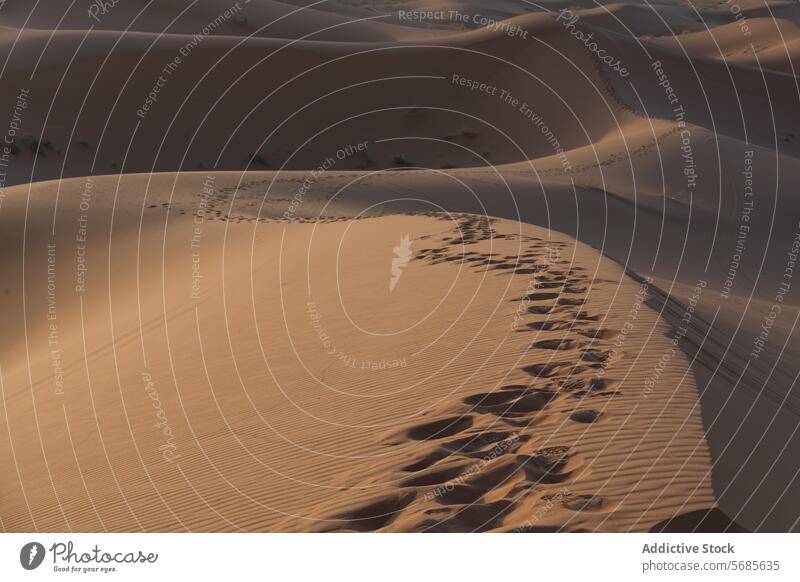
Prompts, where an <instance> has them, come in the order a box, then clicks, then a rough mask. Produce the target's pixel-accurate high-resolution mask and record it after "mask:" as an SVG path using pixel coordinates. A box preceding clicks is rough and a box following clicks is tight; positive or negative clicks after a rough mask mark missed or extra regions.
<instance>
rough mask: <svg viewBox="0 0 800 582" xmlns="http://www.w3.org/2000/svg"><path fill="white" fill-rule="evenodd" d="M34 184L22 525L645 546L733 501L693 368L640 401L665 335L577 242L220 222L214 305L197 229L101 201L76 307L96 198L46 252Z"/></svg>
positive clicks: (403, 223)
mask: <svg viewBox="0 0 800 582" xmlns="http://www.w3.org/2000/svg"><path fill="white" fill-rule="evenodd" d="M134 181H135V179H134ZM51 186H52V185H51ZM35 190H36V191H35V193H34V196H33V199H32V200H31V202H30V208H29V211H30V217H29V219H28V225H27V234H26V247H25V250H24V252H22V253H18V252H16V251H20V250H22V249H21V247H20V246H19V245H20V241H21V238H15V237H16V236H17V235H18V234H19V233H15V232H14V231H13V230H12V231H8V230H6V231H5V234H4V236H5V237H6V242H7V243H9V244H7V246H6V248H7V249H9V250H8V252H7V253H6V254H4V255H3V266H4V270H5V272H8V273H10V275H9V279H8V281H9V283H8V285H9V286H10V289H11V291H10V294H8V295H7V299H6V300H5V301H4V303H3V307H4V310H3V311H4V316H7V317H6V319H5V321H7V322H8V323H7V325H8V326H9V331H11V332H12V333H11V334H10V335H9V337H15V338H25V339H24V341H20V342H15V343H13V344H6V345H4V346H3V347H2V352H0V354H1V355H2V370H0V372H1V373H2V380H3V381H2V390H3V400H4V403H5V406H4V411H3V414H2V415H0V418H1V419H2V425H3V426H2V427H0V428H1V430H0V458H1V459H2V462H3V463H4V466H6V467H11V468H12V470H11V471H10V472H9V473H8V476H7V478H6V479H4V480H3V481H2V483H0V505H1V506H2V507H3V527H4V528H5V529H6V530H8V531H27V530H40V531H98V530H110V531H139V530H145V531H182V530H189V531H239V530H246V531H283V530H290V531H309V530H310V531H318V530H334V529H335V530H342V529H344V530H358V531H365V530H381V531H437V530H448V531H550V530H565V531H586V530H590V531H595V530H597V531H632V530H633V531H646V530H648V529H649V528H651V527H652V526H653V525H654V524H656V523H658V522H661V521H664V520H667V519H669V518H672V517H674V516H676V515H679V514H682V513H686V512H691V511H698V510H703V509H708V508H710V507H712V506H713V505H714V496H713V494H712V490H711V484H710V462H709V453H708V449H707V446H706V443H705V440H704V437H703V429H702V423H701V418H700V409H699V404H698V400H697V394H696V387H695V384H694V380H693V376H692V373H691V372H690V371H688V369H687V362H686V360H685V357H684V356H683V355H682V354H681V353H680V352H679V351H678V352H677V353H675V354H674V355H673V356H672V357H671V358H670V359H669V361H668V362H667V363H666V365H665V366H663V369H661V371H660V373H659V379H658V383H657V385H656V386H655V388H654V389H653V390H651V391H649V392H648V391H645V389H644V387H645V385H646V381H647V378H648V376H649V375H651V374H652V373H653V370H654V369H655V367H656V365H657V364H658V362H659V360H660V358H662V355H663V354H664V353H665V352H666V351H667V350H668V349H669V345H670V339H669V337H667V334H668V333H669V332H670V327H668V326H667V325H666V324H665V323H663V322H662V321H660V320H659V319H658V317H657V315H656V313H655V312H654V311H652V310H651V309H650V308H649V307H647V306H646V305H644V304H643V297H644V295H643V289H642V286H641V285H640V284H637V283H636V282H634V281H633V280H632V279H630V278H629V277H627V276H626V275H625V274H624V273H623V271H622V270H621V269H620V268H619V267H618V266H617V265H615V264H614V263H612V262H611V261H609V260H608V259H605V258H603V257H602V256H601V255H600V254H599V253H597V252H596V251H594V250H592V249H590V248H588V247H586V246H585V245H582V244H578V243H576V242H575V241H574V240H572V239H570V238H569V237H566V236H563V235H560V234H556V233H552V232H547V231H546V230H544V229H541V228H538V227H531V226H527V225H520V224H519V223H514V222H508V221H503V220H493V221H491V222H490V221H489V220H487V219H481V218H477V217H474V216H472V215H466V214H464V215H455V216H454V217H453V219H443V217H442V216H439V215H433V216H420V215H414V216H409V215H395V216H386V217H379V218H368V219H364V220H350V219H321V220H320V221H319V222H316V221H306V220H305V219H296V220H293V221H291V222H286V221H274V220H267V219H262V220H254V219H252V218H250V219H248V218H246V217H244V216H242V217H239V218H233V219H232V218H228V217H227V216H225V215H224V213H223V212H222V211H218V210H214V209H207V211H208V213H207V214H206V215H205V217H204V219H203V220H202V221H200V222H201V237H200V240H201V242H200V248H201V250H200V257H201V258H200V259H199V264H200V267H199V270H200V272H201V273H202V278H201V279H200V281H201V282H200V283H199V286H198V288H195V286H196V285H197V279H196V278H195V277H194V274H195V273H196V270H195V267H194V265H196V264H197V262H198V259H196V258H195V255H193V252H194V250H193V249H192V246H191V244H190V242H191V241H192V239H193V236H195V235H196V234H197V233H196V231H195V228H196V227H197V226H198V224H197V221H196V218H197V217H196V216H193V213H192V211H191V210H189V211H188V212H187V211H186V210H187V208H186V207H183V208H181V207H180V205H178V206H170V205H169V203H168V202H163V203H161V202H160V201H158V200H153V199H150V200H147V201H144V200H143V199H142V198H141V196H142V194H143V189H139V188H129V189H127V190H126V191H125V198H124V200H121V201H117V203H116V204H117V207H116V210H115V213H114V226H113V230H112V229H111V228H110V226H111V223H110V218H111V216H112V214H111V212H110V211H109V210H110V207H111V205H112V204H114V201H113V200H112V199H111V197H110V196H109V197H102V198H98V199H97V200H96V201H95V204H96V205H95V206H93V207H92V211H91V216H90V220H89V225H90V226H89V233H90V237H89V240H90V243H88V245H87V247H88V248H87V250H86V257H87V259H86V264H87V265H88V274H87V276H86V279H85V288H83V289H81V290H80V292H77V290H76V288H75V285H76V276H77V275H76V269H75V265H74V262H73V261H74V257H75V251H76V245H77V244H78V243H77V242H76V238H75V232H76V228H77V225H78V220H79V218H80V215H81V209H80V204H79V202H80V196H79V195H78V196H74V195H72V194H74V193H71V191H64V192H62V195H63V198H62V202H61V205H60V207H59V210H58V215H57V216H58V220H57V223H56V230H55V237H53V238H51V236H50V228H51V221H52V216H53V212H52V210H53V209H52V204H53V197H52V196H50V195H48V193H47V192H46V190H47V188H40V189H35ZM25 207H26V202H25V200H24V199H23V198H22V197H16V198H13V199H12V202H11V203H9V204H8V205H7V206H6V208H5V212H6V215H5V216H6V217H8V219H9V220H12V219H13V218H14V216H15V213H16V212H20V213H21V212H23V211H24V210H25ZM142 208H144V211H142ZM142 212H144V213H143V214H142ZM218 213H219V214H218ZM17 218H19V219H20V220H19V221H18V222H17V224H20V225H21V224H23V223H24V221H23V220H22V217H21V216H18V217H17ZM140 220H141V221H142V222H141V225H140ZM140 229H141V231H140ZM109 232H113V235H112V237H111V238H110V239H109V236H108V233H109ZM140 232H141V235H140ZM406 235H408V237H409V240H410V241H412V242H411V244H412V247H411V248H412V249H413V257H412V258H411V259H410V260H409V261H408V264H407V265H406V266H405V267H403V268H402V269H401V271H402V278H401V279H400V280H399V282H398V283H397V284H396V287H395V288H394V289H393V290H392V291H390V290H389V282H390V278H391V275H392V259H393V258H396V256H397V254H396V252H395V251H394V249H395V248H396V247H397V246H398V241H400V240H401V239H402V238H403V237H404V236H406ZM13 241H16V246H15V245H14V244H12V243H13ZM48 244H53V245H55V249H56V250H55V251H54V255H55V256H56V257H57V258H56V259H55V261H56V263H55V264H56V267H55V270H54V271H55V272H54V274H52V273H50V272H49V271H48V268H47V265H48V257H49V256H50V252H51V251H50V250H49V249H50V247H49V246H48ZM15 249H16V250H15ZM462 253H463V254H462ZM23 256H24V258H25V265H26V272H25V274H24V279H23V274H22V273H21V271H20V264H21V263H20V258H22V257H23ZM37 265H38V266H39V268H37V267H36V266H37ZM51 276H52V277H54V279H53V280H49V279H48V277H51ZM48 283H52V284H53V286H54V289H55V299H54V300H53V301H54V302H55V306H56V307H55V309H56V311H55V313H56V318H55V322H56V324H57V333H56V334H55V336H54V335H53V329H52V328H51V327H50V325H51V324H52V323H53V321H49V320H48V319H47V314H48V313H52V311H51V310H50V309H49V307H48V305H49V303H48V302H49V301H50V299H51V298H48V296H47V294H42V293H40V294H33V293H30V292H27V293H25V297H26V302H25V304H24V305H23V304H22V303H20V301H21V297H22V296H23V293H24V292H25V289H28V290H30V289H48ZM23 284H24V286H23ZM310 304H313V308H312V306H311V305H310ZM23 313H24V314H25V315H26V319H23V318H22V315H23ZM633 313H635V318H634V316H633V315H632V314H633ZM626 322H627V323H630V324H631V325H630V326H627V325H626ZM515 323H516V325H515ZM409 325H415V327H414V328H413V331H409V332H403V331H400V330H403V329H405V328H406V327H408V326H409ZM628 328H630V329H628ZM320 329H322V330H324V332H325V333H324V336H325V337H323V334H321V332H320ZM623 329H626V330H627V331H626V332H625V333H624V334H623V333H622V330H623ZM54 337H55V341H56V344H55V345H56V347H57V348H58V350H59V351H58V357H59V359H58V371H59V373H61V374H63V375H59V376H58V377H57V375H56V374H55V373H54V372H55V371H56V370H55V368H54V365H55V364H54V359H53V353H54V352H53V351H52V350H53V347H54V344H53V343H52V342H53V338H54ZM331 344H332V345H333V350H334V351H333V353H331V349H332V348H331ZM401 361H402V362H403V363H404V365H403V364H399V363H398V364H397V365H396V366H395V365H394V364H393V362H401ZM57 382H58V383H57ZM167 429H168V430H167ZM476 467H477V468H476Z"/></svg>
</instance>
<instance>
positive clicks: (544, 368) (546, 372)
mask: <svg viewBox="0 0 800 582" xmlns="http://www.w3.org/2000/svg"><path fill="white" fill-rule="evenodd" d="M562 367H563V364H555V363H552V362H548V363H546V364H533V365H532V366H525V367H524V368H522V371H523V372H525V373H526V374H530V375H531V376H535V377H537V378H549V377H551V376H555V375H556V373H557V372H558V371H559V370H560V369H561V368H562Z"/></svg>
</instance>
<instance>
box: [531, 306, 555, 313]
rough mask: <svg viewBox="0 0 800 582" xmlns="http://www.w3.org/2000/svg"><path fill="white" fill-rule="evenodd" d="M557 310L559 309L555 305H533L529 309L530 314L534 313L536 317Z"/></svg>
mask: <svg viewBox="0 0 800 582" xmlns="http://www.w3.org/2000/svg"><path fill="white" fill-rule="evenodd" d="M556 310H558V308H557V307H556V306H555V305H531V306H530V307H528V313H533V314H534V315H546V314H548V313H552V312H553V311H556Z"/></svg>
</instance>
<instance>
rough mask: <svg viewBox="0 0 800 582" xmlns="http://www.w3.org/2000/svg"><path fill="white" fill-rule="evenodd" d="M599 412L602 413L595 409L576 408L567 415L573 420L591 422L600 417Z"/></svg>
mask: <svg viewBox="0 0 800 582" xmlns="http://www.w3.org/2000/svg"><path fill="white" fill-rule="evenodd" d="M601 414H602V413H601V412H598V411H597V410H576V411H575V412H573V413H572V414H570V415H569V419H570V420H574V421H575V422H582V423H585V424H591V423H593V422H597V421H598V420H599V419H600V415H601Z"/></svg>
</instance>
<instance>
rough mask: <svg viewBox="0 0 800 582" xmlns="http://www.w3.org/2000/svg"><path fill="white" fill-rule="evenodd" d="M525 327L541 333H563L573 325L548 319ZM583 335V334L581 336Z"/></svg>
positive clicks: (527, 324)
mask: <svg viewBox="0 0 800 582" xmlns="http://www.w3.org/2000/svg"><path fill="white" fill-rule="evenodd" d="M525 326H526V327H527V328H529V329H535V330H540V331H562V330H565V329H570V328H572V327H573V324H572V323H571V322H569V321H558V320H555V319H546V320H544V321H534V322H532V323H526V324H525ZM519 331H524V330H519ZM578 333H580V332H578ZM581 335H583V334H581Z"/></svg>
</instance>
